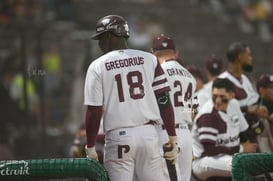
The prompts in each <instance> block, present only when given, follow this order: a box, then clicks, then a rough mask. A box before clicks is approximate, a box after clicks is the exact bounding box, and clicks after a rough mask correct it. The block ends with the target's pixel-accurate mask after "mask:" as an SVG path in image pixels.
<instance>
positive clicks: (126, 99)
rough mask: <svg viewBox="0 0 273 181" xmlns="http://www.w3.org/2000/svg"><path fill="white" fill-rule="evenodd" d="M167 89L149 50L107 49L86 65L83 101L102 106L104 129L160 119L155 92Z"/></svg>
mask: <svg viewBox="0 0 273 181" xmlns="http://www.w3.org/2000/svg"><path fill="white" fill-rule="evenodd" d="M168 90H169V84H168V83H167V79H166V76H165V74H164V72H163V70H162V68H161V66H160V64H159V62H158V61H157V59H156V57H155V56H154V55H152V54H150V53H147V52H144V51H139V50H132V49H124V50H116V51H111V52H109V53H107V54H105V55H103V56H101V57H99V58H98V59H96V60H95V61H94V62H92V63H91V65H90V66H89V68H88V71H87V75H86V80H85V89H84V104H85V105H93V106H104V114H103V120H104V123H103V126H104V132H107V131H109V130H113V129H116V128H121V127H133V126H138V125H143V124H145V123H147V122H148V121H150V120H154V121H159V122H160V112H159V108H158V104H157V101H156V98H155V93H161V92H165V91H168Z"/></svg>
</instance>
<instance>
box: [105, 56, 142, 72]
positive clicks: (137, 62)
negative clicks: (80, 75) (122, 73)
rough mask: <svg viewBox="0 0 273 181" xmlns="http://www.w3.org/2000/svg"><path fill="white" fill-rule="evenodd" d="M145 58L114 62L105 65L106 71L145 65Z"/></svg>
mask: <svg viewBox="0 0 273 181" xmlns="http://www.w3.org/2000/svg"><path fill="white" fill-rule="evenodd" d="M143 59H144V58H143V57H131V58H125V59H120V60H113V61H109V62H106V63H105V68H106V70H113V69H118V68H123V67H131V66H135V65H141V64H144V61H143Z"/></svg>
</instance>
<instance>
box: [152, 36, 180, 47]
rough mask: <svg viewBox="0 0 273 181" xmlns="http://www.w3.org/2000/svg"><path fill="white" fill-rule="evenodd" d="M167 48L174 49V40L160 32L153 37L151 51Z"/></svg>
mask: <svg viewBox="0 0 273 181" xmlns="http://www.w3.org/2000/svg"><path fill="white" fill-rule="evenodd" d="M167 49H171V50H175V46H174V42H173V40H172V39H171V38H170V37H168V36H166V35H164V34H161V35H160V36H157V37H155V38H154V39H153V44H152V51H158V50H167Z"/></svg>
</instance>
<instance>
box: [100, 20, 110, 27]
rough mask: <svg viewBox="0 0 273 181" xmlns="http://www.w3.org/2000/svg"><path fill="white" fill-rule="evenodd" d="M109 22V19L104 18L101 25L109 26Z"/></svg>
mask: <svg viewBox="0 0 273 181" xmlns="http://www.w3.org/2000/svg"><path fill="white" fill-rule="evenodd" d="M109 22H110V19H109V18H106V19H104V20H102V21H101V23H102V24H103V25H104V26H105V25H107V24H109Z"/></svg>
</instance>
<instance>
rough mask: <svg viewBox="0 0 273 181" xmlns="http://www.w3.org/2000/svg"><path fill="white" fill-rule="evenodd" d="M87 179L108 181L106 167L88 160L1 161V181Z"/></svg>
mask: <svg viewBox="0 0 273 181" xmlns="http://www.w3.org/2000/svg"><path fill="white" fill-rule="evenodd" d="M64 178H86V179H89V180H92V181H107V180H108V177H107V173H106V171H105V169H104V167H103V166H102V165H101V164H100V163H99V162H97V161H95V160H92V159H88V158H63V159H41V160H1V161H0V180H5V181H9V180H12V181H13V180H39V179H43V180H46V179H64Z"/></svg>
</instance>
